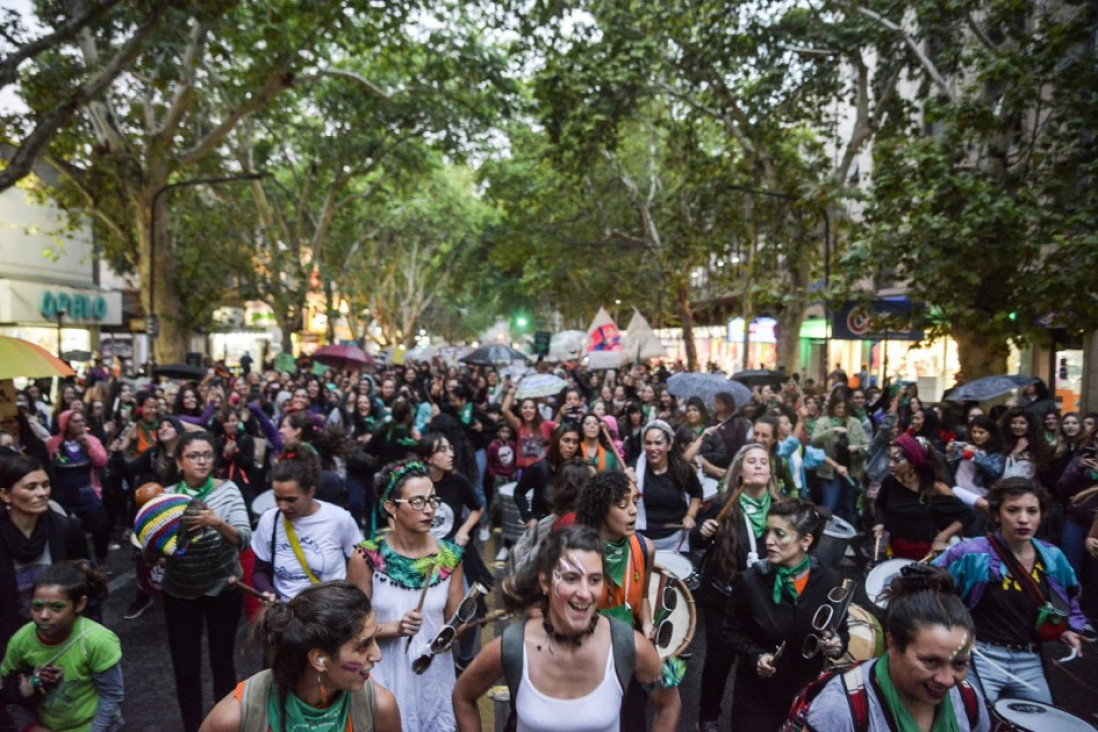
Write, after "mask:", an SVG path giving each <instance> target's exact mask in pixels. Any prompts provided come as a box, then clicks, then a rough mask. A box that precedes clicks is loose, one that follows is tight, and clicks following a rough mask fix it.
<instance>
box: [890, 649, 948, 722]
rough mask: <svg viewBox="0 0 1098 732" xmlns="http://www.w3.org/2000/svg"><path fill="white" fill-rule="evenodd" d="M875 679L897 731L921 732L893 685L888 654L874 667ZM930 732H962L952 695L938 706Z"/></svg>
mask: <svg viewBox="0 0 1098 732" xmlns="http://www.w3.org/2000/svg"><path fill="white" fill-rule="evenodd" d="M873 678H874V679H875V680H876V681H877V685H878V687H880V689H881V696H882V697H883V698H882V699H881V701H882V702H883V706H884V707H885V709H887V710H888V712H889V713H890V714H891V715H892V719H893V721H895V722H896V729H897V730H899V732H919V730H920V729H921V728H920V727H919V725H918V724H917V723H916V722H915V718H914V717H912V716H911V712H909V711H908V710H907V706H906V705H905V704H904V702H903V699H901V698H900V692H899V691H897V690H896V685H895V684H893V683H892V676H891V675H890V674H889V673H888V654H887V653H886V654H885V655H883V656H881V658H880V659H879V660H878V661H877V664H876V665H875V666H874V667H873ZM930 732H960V727H958V725H957V715H955V714H954V713H953V698H952V696H951V695H950V694H946V697H945V699H943V700H942V703H941V704H939V705H938V709H937V711H935V713H934V723H933V724H932V725H930Z"/></svg>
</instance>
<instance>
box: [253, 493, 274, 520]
mask: <svg viewBox="0 0 1098 732" xmlns="http://www.w3.org/2000/svg"><path fill="white" fill-rule="evenodd" d="M275 505H276V504H275V492H274V491H263V492H262V493H260V494H259V495H258V496H256V497H255V498H253V499H252V513H254V514H255V515H256V516H262V515H263V514H265V513H267V511H268V510H269V509H272V508H274V507H275Z"/></svg>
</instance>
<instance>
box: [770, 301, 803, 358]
mask: <svg viewBox="0 0 1098 732" xmlns="http://www.w3.org/2000/svg"><path fill="white" fill-rule="evenodd" d="M800 300H801V298H797V299H796V300H795V301H794V302H793V303H791V304H789V305H788V306H786V307H784V308H782V309H781V311H780V312H779V313H778V316H777V318H775V319H776V320H777V321H778V363H777V364H775V366H776V367H777V366H784V367H785V370H786V372H788V373H790V374H792V373H795V372H797V371H800V370H801V364H800V363H799V358H800V350H801V324H802V323H804V310H805V308H804V303H802V302H800Z"/></svg>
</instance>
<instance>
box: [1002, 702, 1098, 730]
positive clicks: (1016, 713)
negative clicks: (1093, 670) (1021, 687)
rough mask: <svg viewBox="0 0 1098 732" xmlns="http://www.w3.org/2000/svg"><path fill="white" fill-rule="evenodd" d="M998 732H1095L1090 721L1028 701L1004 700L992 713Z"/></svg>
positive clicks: (1052, 707)
mask: <svg viewBox="0 0 1098 732" xmlns="http://www.w3.org/2000/svg"><path fill="white" fill-rule="evenodd" d="M991 729H992V730H995V732H1094V727H1093V726H1092V725H1090V724H1088V723H1087V721H1086V720H1084V719H1080V718H1079V717H1076V716H1075V715H1074V714H1068V713H1067V712H1065V711H1063V710H1062V709H1057V708H1056V707H1054V706H1052V705H1050V704H1042V703H1041V702H1035V701H1029V700H1028V699H1000V700H999V701H997V702H995V706H993V707H992V709H991Z"/></svg>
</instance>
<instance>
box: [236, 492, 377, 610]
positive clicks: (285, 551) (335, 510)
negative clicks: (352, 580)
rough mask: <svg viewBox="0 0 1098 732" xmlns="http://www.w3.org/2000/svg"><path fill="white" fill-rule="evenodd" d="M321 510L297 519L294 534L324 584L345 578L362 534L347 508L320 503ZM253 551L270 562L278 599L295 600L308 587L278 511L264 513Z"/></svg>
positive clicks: (257, 528)
mask: <svg viewBox="0 0 1098 732" xmlns="http://www.w3.org/2000/svg"><path fill="white" fill-rule="evenodd" d="M317 504H319V506H320V508H319V509H317V511H316V513H314V514H312V515H311V516H303V517H301V518H298V519H294V522H293V526H294V533H296V534H297V541H298V543H299V544H300V545H301V553H302V554H304V555H305V561H306V562H308V564H309V569H310V570H311V571H312V573H313V575H314V576H315V577H316V578H317V579H318V580H320V581H321V582H330V581H332V580H341V579H346V577H347V558H348V557H350V556H351V553H352V552H353V551H354V550H355V545H356V544H358V543H359V542H361V541H362V532H361V531H359V529H358V525H357V524H355V520H354V518H352V517H351V514H349V513H348V512H347V511H345V510H344V509H342V508H340V507H339V506H334V505H332V504H331V503H326V502H324V501H317ZM276 520H277V522H278V523H277V533H276V534H275V551H274V559H273V560H272V559H271V532H272V531H273V530H275V526H276V525H275V521H276ZM252 551H253V552H255V556H256V559H259V560H260V561H263V562H270V563H271V565H272V575H273V576H274V586H275V589H276V590H277V591H278V596H279V599H281V600H283V601H285V600H290V599H291V598H293V597H296V596H297V594H298V593H299V592H301V591H302V590H304V589H305V588H307V587H309V585H310V584H311V583H310V582H309V577H308V575H306V574H305V570H304V569H302V568H301V563H300V562H299V561H298V560H297V556H296V555H295V554H294V550H293V547H291V546H290V539H289V537H288V536H287V535H286V524H285V522H284V521H283V519H282V514H281V513H280V512H279V510H278V509H277V508H272V509H269V510H267V511H265V512H264V513H263V516H261V517H260V519H259V525H258V526H257V527H256V530H255V533H253V534H252Z"/></svg>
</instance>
